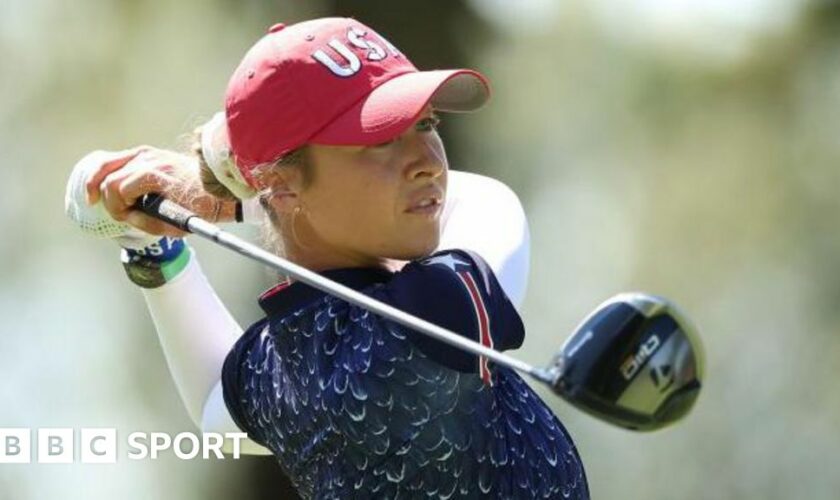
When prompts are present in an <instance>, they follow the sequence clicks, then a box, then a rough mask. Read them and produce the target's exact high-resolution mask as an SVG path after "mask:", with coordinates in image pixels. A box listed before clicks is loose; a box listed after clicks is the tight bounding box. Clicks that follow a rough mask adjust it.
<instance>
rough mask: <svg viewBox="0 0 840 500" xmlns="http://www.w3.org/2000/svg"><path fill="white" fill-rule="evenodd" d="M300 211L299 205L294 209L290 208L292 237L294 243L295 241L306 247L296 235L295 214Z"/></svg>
mask: <svg viewBox="0 0 840 500" xmlns="http://www.w3.org/2000/svg"><path fill="white" fill-rule="evenodd" d="M300 212H301V207H300V205H298V206H296V207H295V208H294V210H292V238H294V240H295V243H297V244H298V246H299V247H301V248H306V246H305V245H303V244H302V243H301V242H300V239H299V238H298V235H297V216H298V214H299V213H300Z"/></svg>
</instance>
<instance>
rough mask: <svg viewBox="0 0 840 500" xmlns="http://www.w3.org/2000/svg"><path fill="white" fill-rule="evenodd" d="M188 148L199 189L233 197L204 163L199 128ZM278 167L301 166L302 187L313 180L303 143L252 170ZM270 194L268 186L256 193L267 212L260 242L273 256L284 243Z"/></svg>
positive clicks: (232, 198) (223, 197)
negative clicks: (197, 174) (193, 158)
mask: <svg viewBox="0 0 840 500" xmlns="http://www.w3.org/2000/svg"><path fill="white" fill-rule="evenodd" d="M189 149H190V152H191V153H192V155H193V156H194V157H195V158H197V159H198V165H199V178H200V179H201V187H202V189H203V190H204V191H205V192H206V193H207V194H209V195H211V196H214V197H216V198H219V199H221V200H228V201H235V200H237V197H236V195H234V194H233V193H232V192H231V191H230V190H229V189H228V188H227V187H226V186H225V185H224V184H222V183H221V182H220V181H219V180H218V179H217V178H216V176H215V175H214V174H213V171H212V170H210V167H209V166H208V165H207V161H206V160H205V158H204V154H203V153H202V149H201V127H198V128H196V129H195V130H194V131H193V133H192V134H191V136H190V146H189ZM279 168H299V169H301V174H302V180H303V187H304V188H307V187H309V186H310V185H311V184H312V182H313V181H314V175H313V174H314V172H313V169H312V168H311V166H310V162H309V160H308V155H307V154H306V146H302V147H300V148H298V149H295V150H293V151H291V152H289V153H287V154H285V155H283V156H282V157H281V158H279V159H278V160H276V161H274V162H271V163H266V164H263V165H258V166H257V167H255V168H254V169H253V171H252V172H253V173H254V174H255V175H257V176H259V175H260V174H262V173H265V172H267V171H270V170H274V169H279ZM272 195H273V192H272V191H271V188H268V189H266V190H264V191H263V192H261V193H259V194H258V195H257V196H258V199H259V202H260V206H262V207H263V210H264V211H265V213H266V215H267V218H266V220H265V222H264V223H263V224H261V226H260V229H261V231H260V232H261V237H262V240H263V245H264V246H265V247H266V248H267V249H269V250H271V251H272V252H274V253H276V254H277V255H280V256H284V255H285V246H284V244H283V234H282V225H281V220H280V218H279V217H278V216H277V214H276V213H275V212H274V210H273V209H272V208H271V204H270V203H269V201H268V200H269V199H270V198H271V196H272Z"/></svg>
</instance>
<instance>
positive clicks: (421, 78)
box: [307, 69, 490, 146]
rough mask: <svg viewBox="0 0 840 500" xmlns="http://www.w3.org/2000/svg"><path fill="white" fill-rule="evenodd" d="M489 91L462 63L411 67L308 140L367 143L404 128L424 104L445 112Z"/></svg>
mask: <svg viewBox="0 0 840 500" xmlns="http://www.w3.org/2000/svg"><path fill="white" fill-rule="evenodd" d="M489 97H490V85H489V84H488V83H487V79H486V78H485V77H484V76H483V75H482V74H480V73H478V72H476V71H472V70H468V69H456V70H435V71H417V72H411V73H405V74H403V75H400V76H397V77H394V78H392V79H390V80H388V81H387V82H385V83H383V84H382V85H380V86H378V87H376V88H375V89H374V90H373V91H372V92H370V93H369V94H368V95H367V96H365V97H364V98H363V99H361V100H360V101H359V102H357V103H356V104H354V105H353V107H351V108H350V109H349V110H347V111H345V112H344V113H343V114H341V115H340V116H339V117H338V118H336V119H335V120H333V121H332V122H330V124H329V125H327V126H326V127H325V128H323V129H321V130H320V131H319V132H318V133H316V134H315V135H314V136H313V137H312V138H311V139H310V140H309V141H307V142H310V143H312V144H324V145H334V146H339V145H372V144H378V143H381V142H385V141H388V140H390V139H392V138H394V137H396V136H397V135H399V134H401V133H402V132H403V131H404V130H406V129H407V128H408V127H409V126H410V125H411V124H412V123H414V121H415V120H416V119H417V116H418V115H419V114H420V113H421V112H422V111H423V109H424V108H425V107H426V105H427V104H431V105H432V106H433V107H434V108H435V109H436V110H439V111H449V112H469V111H474V110H476V109H478V108H480V107H481V106H482V105H484V103H485V102H487V100H488V99H489Z"/></svg>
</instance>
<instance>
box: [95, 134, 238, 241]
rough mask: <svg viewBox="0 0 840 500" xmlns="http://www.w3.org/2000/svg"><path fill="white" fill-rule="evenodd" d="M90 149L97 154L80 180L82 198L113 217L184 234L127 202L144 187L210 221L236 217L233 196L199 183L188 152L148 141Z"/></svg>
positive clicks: (156, 230)
mask: <svg viewBox="0 0 840 500" xmlns="http://www.w3.org/2000/svg"><path fill="white" fill-rule="evenodd" d="M92 154H96V155H98V157H97V165H95V166H94V168H92V169H91V173H90V176H89V177H88V180H87V182H86V184H85V190H86V195H87V202H88V204H89V205H94V204H96V203H97V202H99V201H102V204H103V206H104V208H105V209H106V210H107V212H108V214H109V215H110V216H111V217H113V218H114V220H116V221H120V222H126V223H128V224H130V225H132V226H134V227H136V228H137V229H140V230H141V231H143V232H146V233H149V234H153V235H160V236H172V237H182V236H184V234H185V233H184V232H183V231H181V230H179V229H176V228H174V227H173V226H170V225H169V224H166V223H164V222H162V221H160V220H158V219H155V218H153V217H150V216H148V215H146V214H144V213H142V212H140V211H138V210H134V209H133V208H132V207H133V206H134V203H135V202H136V201H137V199H138V198H140V197H141V196H143V195H145V194H147V193H160V194H162V195H163V196H165V197H166V198H168V199H170V200H173V201H175V202H176V203H178V204H180V205H182V206H184V207H186V208H187V209H189V210H191V211H193V212H195V213H196V214H198V215H199V217H201V218H203V219H206V220H209V221H211V222H220V221H232V220H233V219H234V217H235V211H236V206H235V202H233V201H228V200H221V199H218V198H216V197H214V196H212V195H209V194H207V193H206V192H204V190H203V189H202V188H201V181H200V179H199V168H198V161H197V159H196V158H194V157H192V156H188V155H184V154H180V153H176V152H173V151H168V150H165V149H158V148H154V147H151V146H138V147H135V148H132V149H126V150H123V151H114V152H106V151H98V152H95V153H92Z"/></svg>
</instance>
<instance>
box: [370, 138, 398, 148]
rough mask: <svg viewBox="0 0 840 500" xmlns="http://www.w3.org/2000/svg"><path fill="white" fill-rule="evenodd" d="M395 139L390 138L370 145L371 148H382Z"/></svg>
mask: <svg viewBox="0 0 840 500" xmlns="http://www.w3.org/2000/svg"><path fill="white" fill-rule="evenodd" d="M395 141H396V139H391V140H390V141H385V142H380V143H379V144H374V145H373V146H371V147H372V148H384V147H386V146H390V145H391V144H393V143H394V142H395Z"/></svg>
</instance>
